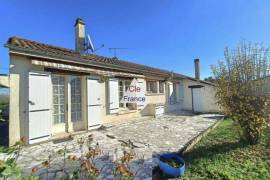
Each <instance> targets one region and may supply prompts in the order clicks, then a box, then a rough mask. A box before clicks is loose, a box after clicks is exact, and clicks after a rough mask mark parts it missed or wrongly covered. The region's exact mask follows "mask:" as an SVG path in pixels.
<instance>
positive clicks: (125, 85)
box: [118, 80, 136, 110]
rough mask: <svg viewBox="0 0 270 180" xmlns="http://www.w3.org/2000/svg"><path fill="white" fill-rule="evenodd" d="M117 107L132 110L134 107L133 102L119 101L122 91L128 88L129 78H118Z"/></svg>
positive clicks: (122, 94)
mask: <svg viewBox="0 0 270 180" xmlns="http://www.w3.org/2000/svg"><path fill="white" fill-rule="evenodd" d="M118 83H119V107H120V108H121V109H129V110H134V109H136V104H134V103H121V99H122V98H123V96H124V91H126V90H127V89H128V87H129V86H130V84H131V80H119V81H118Z"/></svg>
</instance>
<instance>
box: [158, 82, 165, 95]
mask: <svg viewBox="0 0 270 180" xmlns="http://www.w3.org/2000/svg"><path fill="white" fill-rule="evenodd" d="M164 84H165V83H164V81H159V93H164Z"/></svg>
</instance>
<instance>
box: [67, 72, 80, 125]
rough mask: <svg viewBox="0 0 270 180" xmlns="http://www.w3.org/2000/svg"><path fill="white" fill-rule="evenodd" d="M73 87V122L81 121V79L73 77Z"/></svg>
mask: <svg viewBox="0 0 270 180" xmlns="http://www.w3.org/2000/svg"><path fill="white" fill-rule="evenodd" d="M70 86H71V121H80V120H81V79H80V77H76V76H72V80H71V82H70Z"/></svg>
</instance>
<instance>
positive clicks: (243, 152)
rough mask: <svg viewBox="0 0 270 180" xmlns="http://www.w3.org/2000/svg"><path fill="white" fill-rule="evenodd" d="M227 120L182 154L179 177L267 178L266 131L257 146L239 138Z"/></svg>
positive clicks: (269, 150)
mask: <svg viewBox="0 0 270 180" xmlns="http://www.w3.org/2000/svg"><path fill="white" fill-rule="evenodd" d="M234 127H235V126H234V124H233V122H232V121H231V120H224V121H223V122H222V123H221V124H219V125H218V127H216V128H215V129H214V130H212V131H211V132H210V133H209V134H208V135H206V136H205V137H203V138H202V139H201V141H200V142H199V143H198V144H196V145H195V146H194V148H193V149H192V150H191V151H190V152H188V153H186V154H185V156H184V159H185V161H186V168H187V170H186V173H185V175H184V177H183V178H182V179H184V180H187V179H192V180H193V179H196V180H197V179H237V180H240V179H245V180H247V179H252V180H253V179H256V180H257V179H267V180H269V179H270V131H269V130H268V131H267V132H266V133H265V136H264V137H263V138H262V140H261V142H260V143H259V144H257V145H253V146H252V145H248V144H247V143H245V142H241V141H239V139H240V138H239V135H238V133H237V131H236V129H235V128H234Z"/></svg>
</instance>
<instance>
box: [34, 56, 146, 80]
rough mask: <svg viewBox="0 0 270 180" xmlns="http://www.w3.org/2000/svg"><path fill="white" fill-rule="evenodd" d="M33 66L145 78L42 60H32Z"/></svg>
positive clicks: (137, 75)
mask: <svg viewBox="0 0 270 180" xmlns="http://www.w3.org/2000/svg"><path fill="white" fill-rule="evenodd" d="M31 64H33V65H38V66H44V67H48V68H54V69H60V70H66V71H77V72H86V73H90V74H95V75H101V76H108V77H110V76H123V77H144V76H143V75H139V74H133V73H125V72H114V71H106V70H99V69H94V68H89V67H82V66H76V65H69V64H63V63H55V62H48V61H41V60H35V59H32V60H31Z"/></svg>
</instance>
